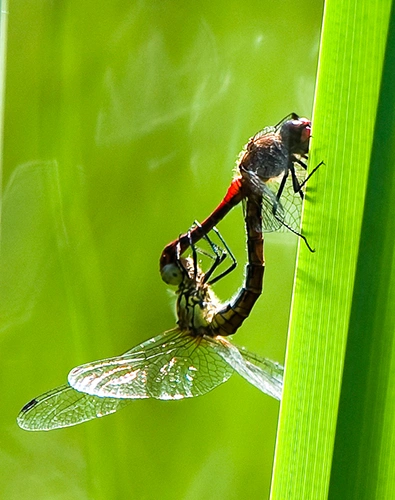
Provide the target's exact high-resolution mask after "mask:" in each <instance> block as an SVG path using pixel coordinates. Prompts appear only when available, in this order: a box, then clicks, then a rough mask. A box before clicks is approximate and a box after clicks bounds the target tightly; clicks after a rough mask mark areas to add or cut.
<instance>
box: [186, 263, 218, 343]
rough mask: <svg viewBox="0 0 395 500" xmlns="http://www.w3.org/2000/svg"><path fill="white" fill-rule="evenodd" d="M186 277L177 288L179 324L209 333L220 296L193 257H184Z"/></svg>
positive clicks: (192, 329)
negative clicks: (197, 266)
mask: <svg viewBox="0 0 395 500" xmlns="http://www.w3.org/2000/svg"><path fill="white" fill-rule="evenodd" d="M182 263H183V267H184V269H185V274H184V279H183V282H182V283H181V285H180V286H179V288H178V290H177V294H178V298H177V316H178V326H179V327H180V328H181V329H186V330H190V331H192V332H193V334H195V335H197V336H198V335H203V334H206V335H207V334H209V325H210V324H211V321H212V318H213V316H214V314H215V313H216V311H217V309H218V305H219V301H218V298H217V297H216V295H215V294H214V292H213V291H212V290H211V288H210V287H209V286H208V285H207V284H206V283H205V281H204V278H205V275H204V273H203V272H202V271H201V270H200V269H199V268H195V267H194V265H193V261H192V259H182Z"/></svg>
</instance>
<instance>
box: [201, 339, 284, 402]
mask: <svg viewBox="0 0 395 500" xmlns="http://www.w3.org/2000/svg"><path fill="white" fill-rule="evenodd" d="M210 342H212V343H213V344H214V345H215V346H216V351H217V353H218V354H219V355H220V356H221V357H222V358H223V359H224V360H225V361H226V362H227V363H229V365H230V366H231V367H232V368H233V369H234V370H235V371H236V372H237V373H238V374H239V375H241V376H242V377H244V378H245V379H246V380H247V381H248V382H250V383H251V384H252V385H255V387H257V388H258V389H259V390H261V391H262V392H264V393H265V394H267V395H268V396H271V397H273V398H275V399H278V400H281V394H282V390H283V375H284V367H283V366H281V365H280V364H279V363H276V362H274V361H271V360H270V359H267V358H262V357H260V356H258V355H257V354H254V353H251V352H249V351H247V349H245V348H244V347H237V346H235V345H234V344H232V343H231V342H230V341H229V340H227V339H225V338H224V337H220V336H218V337H215V338H212V339H210Z"/></svg>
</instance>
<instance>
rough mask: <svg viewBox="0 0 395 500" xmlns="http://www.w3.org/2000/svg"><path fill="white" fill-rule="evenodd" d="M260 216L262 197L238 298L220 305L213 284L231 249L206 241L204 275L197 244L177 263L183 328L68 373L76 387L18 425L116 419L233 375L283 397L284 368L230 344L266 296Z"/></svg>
mask: <svg viewBox="0 0 395 500" xmlns="http://www.w3.org/2000/svg"><path fill="white" fill-rule="evenodd" d="M260 213H261V201H260V199H258V200H254V198H253V197H251V199H249V200H248V201H247V213H246V221H247V228H248V249H249V263H248V265H247V275H246V281H245V286H244V287H243V288H242V289H241V290H240V292H239V293H238V295H237V296H236V298H235V299H234V300H232V301H231V302H230V303H229V304H227V305H225V306H221V305H220V304H219V301H218V299H217V298H216V296H215V295H214V292H213V291H212V289H211V286H210V285H211V284H213V283H214V282H215V281H218V279H219V278H220V277H221V276H222V275H223V274H224V273H223V274H222V275H219V276H217V277H215V278H212V277H213V275H214V273H215V272H216V270H217V268H218V266H219V265H220V264H221V263H222V262H223V261H224V259H225V258H226V256H227V255H229V256H230V257H231V258H232V260H233V263H235V260H234V257H233V256H232V254H231V252H230V250H229V248H228V247H227V246H226V244H225V242H224V241H223V240H222V238H221V237H220V238H221V241H222V243H223V244H224V246H225V249H226V250H224V249H222V248H220V247H219V246H218V245H215V244H214V243H213V242H212V240H211V238H210V237H209V236H208V235H205V236H204V238H205V239H206V240H207V241H208V243H209V244H210V247H211V249H212V250H213V255H214V262H213V264H212V266H211V267H210V269H209V270H208V271H207V272H206V273H203V272H202V271H201V270H200V269H199V266H198V264H197V251H196V248H195V246H194V244H193V243H192V241H190V246H191V249H192V258H190V257H188V258H180V259H179V261H177V263H176V264H174V265H175V266H176V268H177V270H178V271H179V275H180V276H181V281H180V282H179V283H178V290H177V295H178V297H177V315H178V322H177V327H176V328H174V329H172V330H169V331H167V332H164V333H162V334H161V335H158V336H157V337H154V338H152V339H149V340H147V341H145V342H143V343H141V344H139V345H138V346H136V347H134V348H133V349H131V350H130V351H127V352H126V353H125V354H123V355H121V356H117V357H114V358H108V359H104V360H101V361H96V362H93V363H88V364H86V365H82V366H79V367H77V368H74V369H73V370H72V371H71V372H70V374H69V384H70V385H67V384H66V385H63V386H60V387H58V388H56V389H53V390H52V391H49V392H47V393H45V394H43V395H41V396H38V397H36V398H34V399H33V400H32V401H30V402H29V403H27V404H26V405H25V406H24V407H23V408H22V410H21V412H20V414H19V416H18V419H17V421H18V424H19V426H20V427H22V428H23V429H26V430H51V429H56V428H60V427H67V426H71V425H76V424H78V423H81V422H84V421H87V420H91V419H93V418H97V417H101V416H104V415H108V414H110V413H114V412H115V411H117V410H119V409H121V408H123V407H124V406H126V405H127V404H129V403H130V402H131V401H132V400H133V399H139V398H150V397H153V398H157V399H165V400H166V399H167V400H168V399H174V400H177V399H182V398H188V397H194V396H200V395H202V394H205V393H206V392H209V391H210V390H212V389H214V388H215V387H217V386H218V385H220V384H222V383H224V382H226V381H227V380H228V379H229V377H230V376H231V375H232V373H233V372H234V371H237V372H238V373H239V374H240V375H241V376H243V377H244V378H245V379H246V380H248V381H249V382H250V383H252V384H253V385H255V386H256V387H257V388H258V389H260V390H261V391H263V392H264V393H266V394H268V395H270V396H272V397H274V398H276V399H280V398H281V392H282V382H283V367H282V366H281V365H279V364H278V363H275V362H273V361H270V360H268V359H266V358H261V357H260V356H258V355H256V354H253V353H250V352H248V351H247V350H246V349H244V348H240V347H237V346H236V345H234V344H233V343H231V342H230V341H229V340H228V339H227V338H226V336H228V335H231V334H233V333H235V332H236V331H237V329H238V328H239V326H240V325H241V323H242V322H243V321H244V319H245V318H246V317H247V316H248V314H249V312H250V311H251V308H252V307H253V305H254V303H255V301H256V299H257V298H258V297H259V295H260V293H261V291H262V279H263V272H264V260H263V239H262V233H260V232H259V231H257V230H256V228H255V227H254V226H252V224H251V221H252V220H253V219H254V220H255V219H256V218H258V219H259V217H260ZM192 232H193V230H191V231H190V232H189V234H190V235H191V234H192ZM218 234H219V233H218ZM177 251H178V252H179V251H180V249H178V250H177ZM232 267H234V265H233V264H232V266H230V268H232ZM211 278H212V279H211Z"/></svg>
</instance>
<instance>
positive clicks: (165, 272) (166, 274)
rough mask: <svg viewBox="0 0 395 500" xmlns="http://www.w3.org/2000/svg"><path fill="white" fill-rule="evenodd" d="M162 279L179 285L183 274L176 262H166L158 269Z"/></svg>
mask: <svg viewBox="0 0 395 500" xmlns="http://www.w3.org/2000/svg"><path fill="white" fill-rule="evenodd" d="M160 274H161V276H162V279H163V281H164V282H165V283H167V284H168V285H175V286H177V285H179V284H180V283H181V282H182V279H183V274H182V272H181V269H180V268H179V267H178V266H177V265H176V264H166V265H165V266H163V267H162V269H161V270H160Z"/></svg>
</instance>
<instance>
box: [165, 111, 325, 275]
mask: <svg viewBox="0 0 395 500" xmlns="http://www.w3.org/2000/svg"><path fill="white" fill-rule="evenodd" d="M310 137H311V121H310V120H308V119H307V118H301V117H299V116H298V115H297V114H296V113H291V114H290V115H288V116H287V117H285V118H284V119H283V120H281V121H280V122H279V123H278V124H277V125H275V126H274V127H266V128H265V129H263V130H262V131H260V132H258V133H257V134H256V135H254V136H253V137H252V138H251V139H250V140H249V141H248V143H247V144H246V146H245V147H244V149H243V151H242V152H241V153H240V155H239V158H238V161H237V164H236V175H235V178H234V179H233V180H232V182H231V184H230V186H229V188H228V190H227V192H226V194H225V196H224V198H223V199H222V201H221V202H220V204H219V205H218V206H217V207H216V208H215V209H214V211H213V212H212V213H211V214H210V215H209V216H208V217H207V218H206V219H204V221H203V222H202V223H201V224H200V225H199V226H196V227H195V228H194V230H193V231H191V232H190V233H188V234H186V233H185V234H182V235H181V236H180V237H179V238H177V239H176V240H174V241H172V242H171V243H169V244H168V245H167V246H166V247H165V248H164V250H163V252H162V255H161V258H160V272H161V275H162V279H163V280H164V281H165V282H166V283H169V284H171V283H172V282H174V281H175V282H177V280H179V277H177V276H175V277H173V275H172V271H174V269H175V267H174V263H175V262H176V261H177V260H178V259H179V256H180V255H181V254H182V253H183V252H185V251H186V250H187V249H188V247H189V245H190V243H196V242H198V241H199V240H200V239H201V238H202V237H203V236H204V235H205V234H207V233H208V232H209V231H210V230H211V229H212V228H213V227H214V226H216V225H217V224H218V223H219V222H220V221H221V220H222V219H223V218H224V217H225V216H226V215H227V214H228V213H229V212H230V210H231V209H232V208H233V207H235V206H236V205H238V204H239V203H240V202H241V201H243V200H245V199H246V198H247V197H248V196H249V195H252V194H253V195H254V197H255V198H256V197H257V196H259V197H261V199H262V215H263V219H262V227H263V230H264V231H277V230H280V229H286V230H289V231H291V232H293V233H295V234H296V235H297V236H299V237H300V238H302V239H303V240H304V242H305V243H306V245H307V247H308V249H309V250H310V251H312V252H313V251H314V250H313V249H312V248H311V246H310V244H309V242H308V241H307V238H306V237H305V236H304V235H303V234H301V233H300V232H299V231H298V230H297V226H298V224H299V220H300V211H301V205H302V200H303V198H304V192H303V188H304V186H305V184H306V182H307V181H308V180H309V179H310V177H311V176H312V175H313V174H314V173H315V172H316V170H317V169H318V168H319V167H320V166H321V165H322V164H323V162H321V163H319V164H318V165H317V166H316V167H315V168H314V169H313V170H312V171H311V172H310V174H309V175H307V164H306V161H307V159H308V156H307V153H308V149H309V142H310ZM295 195H296V196H295ZM254 224H255V226H256V227H257V229H258V232H259V224H258V222H257V221H255V222H254Z"/></svg>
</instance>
